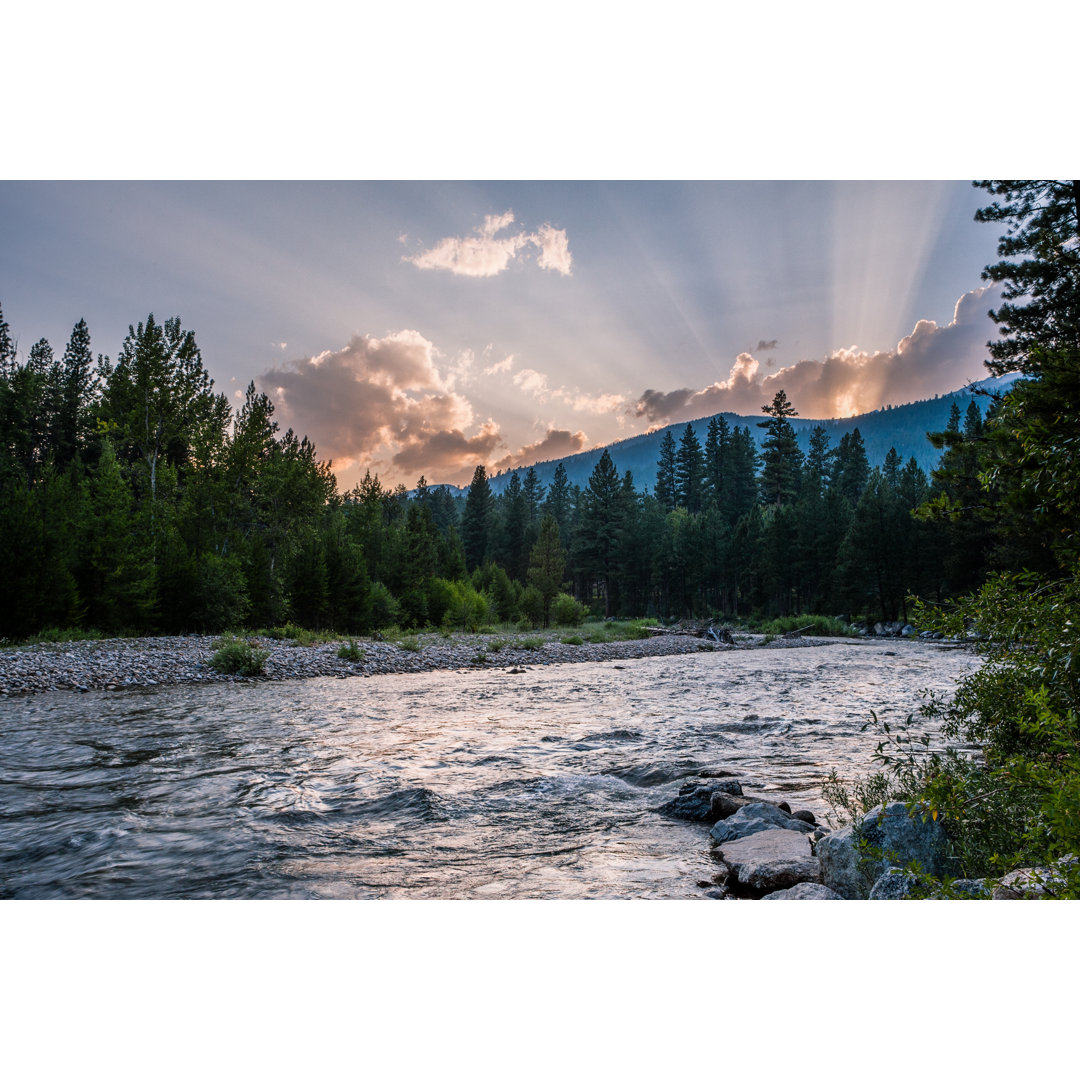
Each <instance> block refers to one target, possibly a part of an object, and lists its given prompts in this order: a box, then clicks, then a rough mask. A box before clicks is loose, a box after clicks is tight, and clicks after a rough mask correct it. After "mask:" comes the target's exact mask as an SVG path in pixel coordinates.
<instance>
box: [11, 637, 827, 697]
mask: <svg viewBox="0 0 1080 1080" xmlns="http://www.w3.org/2000/svg"><path fill="white" fill-rule="evenodd" d="M565 633H566V631H565V630H560V631H543V632H541V631H532V632H530V633H529V634H527V635H524V636H526V637H529V638H536V637H541V638H544V639H545V640H544V644H543V645H542V646H541V647H540V648H539V649H521V648H516V647H515V642H514V638H513V636H512V635H508V636H503V637H500V636H498V635H495V636H488V635H470V634H453V635H451V636H450V637H448V638H446V637H443V636H442V635H441V634H436V633H431V634H421V635H420V637H419V640H420V643H421V648H420V651H419V652H410V651H408V650H406V649H402V648H401V647H400V646H399V645H397V644H396V643H395V642H392V641H368V640H365V639H362V638H358V639H356V642H357V645H358V646H359V647H360V648H361V649H362V651H363V654H364V658H363V659H362V660H360V661H351V660H342V659H340V658H339V657H338V655H337V652H338V649H339V648H340V647H341V642H340V641H333V642H328V643H326V644H320V645H310V646H302V645H295V644H294V643H292V642H291V641H276V640H272V639H269V638H249V639H248V640H250V641H253V642H255V643H256V644H257V645H258V647H259V648H260V649H264V650H266V651H267V652H268V653H269V654H270V655H269V657H268V658H267V661H266V673H265V674H264V675H262V676H255V677H254V680H261V681H279V680H282V679H310V678H317V677H325V676H337V677H341V678H348V677H357V676H364V677H366V676H370V675H389V674H408V673H411V672H421V671H446V670H449V671H454V670H461V671H475V670H477V667H478V664H477V662H476V661H477V656H478V653H485V654H486V655H485V658H484V662H483V668H485V669H498V668H509V669H511V671H515V669H517V670H516V671H515V673H523V672H522V669H523V668H524V666H525V665H534V666H540V665H547V664H567V663H586V662H597V661H607V660H631V659H637V658H639V657H643V656H673V655H679V654H684V653H696V652H700V651H702V650H703V647H704V649H705V650H706V651H714V652H723V651H726V649H727V648H730V646H728V647H725V646H714V645H704V643H703V642H702V640H701V639H700V638H697V637H692V636H688V635H679V634H666V635H663V636H661V637H653V638H644V639H642V640H637V641H615V642H609V643H606V644H591V643H588V642H587V643H585V644H584V645H564V644H563V643H562V642H561V641H559V637H560V636H563V635H565ZM216 641H217V636H216V635H203V636H196V635H191V636H187V637H155V638H111V639H106V640H101V641H74V642H64V643H60V644H51V643H41V644H36V645H22V646H15V647H9V648H2V649H0V696H10V695H13V694H35V693H43V692H46V691H50V690H69V691H72V690H74V691H82V692H86V691H90V690H115V691H121V690H125V689H131V688H133V687H148V686H167V685H176V684H178V683H201V682H219V683H220V682H244V681H254V680H252V679H250V678H248V677H245V676H240V675H222V674H219V673H218V672H216V671H214V670H213V668H211V667H210V666H209V664H210V659H211V657H212V656H213V654H214V651H215V649H214V643H215V642H216ZM496 641H501V642H502V645H501V647H500V648H499V649H498V651H494V652H493V651H490V648H491V645H492V644H494V643H495V642H496ZM754 643H755V642H754V641H753V640H752V639H747V640H746V645H750V644H754ZM813 643H819V644H825V643H826V642H825V640H824V639H822V640H820V641H817V642H811V641H804V642H799V643H792V644H801V645H810V644H813ZM772 644H773V645H775V644H776V643H775V642H774V643H772ZM744 647H745V646H744ZM614 666H615V667H616V668H618V669H621V668H622V665H620V664H616V665H614Z"/></svg>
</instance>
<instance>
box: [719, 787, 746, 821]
mask: <svg viewBox="0 0 1080 1080" xmlns="http://www.w3.org/2000/svg"><path fill="white" fill-rule="evenodd" d="M752 802H753V799H748V798H747V797H746V796H745V795H728V794H727V792H725V791H714V792H713V795H712V799H711V800H710V803H709V808H710V811H711V813H712V815H713V820H714V821H723V819H724V818H729V817H731V815H732V814H735V813H738V811H739V810H741V809H742V808H743V807H744V806H749V805H750V804H751V803H752Z"/></svg>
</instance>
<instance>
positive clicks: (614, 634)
mask: <svg viewBox="0 0 1080 1080" xmlns="http://www.w3.org/2000/svg"><path fill="white" fill-rule="evenodd" d="M648 622H649V620H648V619H617V620H614V621H612V622H602V623H593V624H591V625H587V626H586V630H585V634H586V636H585V640H586V641H588V642H589V643H590V644H591V645H607V644H609V643H610V642H612V641H641V640H644V639H645V638H649V637H652V634H650V633H649V631H648V630H646V629H645V627H646V625H647V624H648Z"/></svg>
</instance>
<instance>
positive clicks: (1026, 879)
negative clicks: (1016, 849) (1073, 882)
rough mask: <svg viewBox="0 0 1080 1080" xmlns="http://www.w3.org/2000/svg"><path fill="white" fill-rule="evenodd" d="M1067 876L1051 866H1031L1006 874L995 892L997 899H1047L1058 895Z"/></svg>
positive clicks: (994, 896) (994, 897)
mask: <svg viewBox="0 0 1080 1080" xmlns="http://www.w3.org/2000/svg"><path fill="white" fill-rule="evenodd" d="M1064 884H1065V877H1064V875H1063V874H1062V873H1061V872H1060V871H1059V870H1056V869H1054V868H1053V867H1049V866H1029V867H1025V868H1024V869H1022V870H1014V871H1013V872H1012V873H1011V874H1006V875H1005V876H1004V877H1003V878H1002V879H1001V881H1000V882H999V883H998V885H997V887H996V888H995V889H994V892H993V899H995V900H1047V899H1051V898H1053V897H1054V896H1056V895H1057V892H1058V890H1059V889H1060V888H1061V886H1062V885H1064Z"/></svg>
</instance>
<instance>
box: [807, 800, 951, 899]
mask: <svg viewBox="0 0 1080 1080" xmlns="http://www.w3.org/2000/svg"><path fill="white" fill-rule="evenodd" d="M875 852H880V854H875ZM814 853H815V854H816V855H817V857H818V858H819V859H820V860H821V880H822V881H823V882H824V884H826V885H828V886H829V888H830V889H834V890H835V891H836V892H838V893H839V894H840V895H841V896H842V897H844V899H845V900H865V899H867V898H868V897H869V896H870V890H871V889H872V888H873V886H874V883H875V882H876V881H877V879H878V878H879V877H881V875H882V874H883V873H884V872H885V871H886V870H888V869H889V867H890V866H898V867H906V866H908V865H909V864H911V863H915V864H917V865H918V866H919V867H920V869H921V870H922V871H924V872H925V873H927V874H932V875H934V877H945V876H947V875H949V874H951V873H952V872H954V870H955V867H956V863H955V860H954V859H952V858H951V857H950V856H949V852H948V840H947V837H946V835H945V829H944V827H943V826H942V824H941V822H940V821H933V820H932V819H930V818H928V819H927V820H926V821H923V820H922V818H921V816H920V815H919V814H918V813H916V814H915V815H914V816H909V815H908V811H907V807H906V806H905V804H904V803H900V802H896V803H889V805H888V806H878V807H875V808H874V809H873V810H871V811H870V813H869V814H867V815H866V816H865V817H864V818H863V819H862V821H860V822H859V823H858V825H857V826H855V827H853V826H851V825H848V826H846V827H845V828H843V829H839V830H837V831H836V832H834V833H829V835H828V836H823V837H822V838H821V839H820V840H818V842H817V845H816V846H815V848H814Z"/></svg>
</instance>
